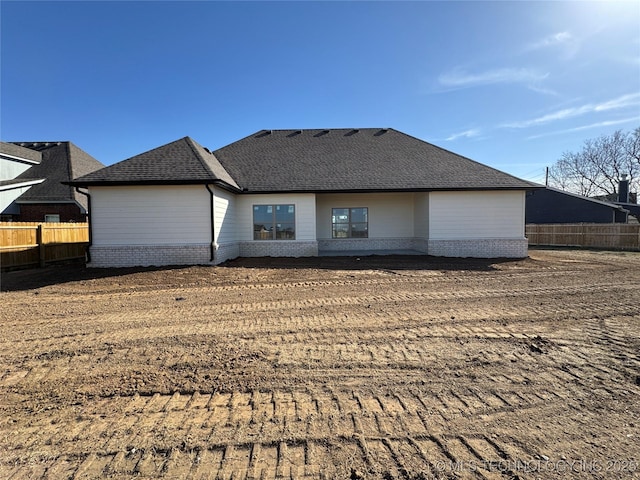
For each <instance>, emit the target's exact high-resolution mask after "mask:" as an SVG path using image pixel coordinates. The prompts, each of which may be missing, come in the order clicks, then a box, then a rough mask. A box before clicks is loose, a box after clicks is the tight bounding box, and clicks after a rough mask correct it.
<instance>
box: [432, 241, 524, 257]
mask: <svg viewBox="0 0 640 480" xmlns="http://www.w3.org/2000/svg"><path fill="white" fill-rule="evenodd" d="M427 248H428V253H429V255H433V256H435V257H476V258H525V257H526V256H527V250H528V242H527V239H526V238H522V239H519V238H516V239H505V238H482V239H475V240H428V247H427Z"/></svg>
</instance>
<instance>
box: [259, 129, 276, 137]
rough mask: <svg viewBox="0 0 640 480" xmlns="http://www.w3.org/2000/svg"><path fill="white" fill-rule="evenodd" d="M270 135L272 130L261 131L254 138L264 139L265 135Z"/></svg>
mask: <svg viewBox="0 0 640 480" xmlns="http://www.w3.org/2000/svg"><path fill="white" fill-rule="evenodd" d="M272 133H273V130H262V131H261V132H260V133H259V134H258V135H256V138H262V137H266V136H267V135H271V134H272Z"/></svg>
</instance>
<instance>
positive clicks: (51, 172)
mask: <svg viewBox="0 0 640 480" xmlns="http://www.w3.org/2000/svg"><path fill="white" fill-rule="evenodd" d="M13 143H14V144H15V145H17V146H19V147H21V148H24V149H29V150H31V149H35V150H34V153H37V154H38V155H41V157H42V160H41V161H40V163H39V164H37V165H34V166H32V167H31V168H30V169H29V170H27V171H25V172H23V173H22V174H20V175H19V176H18V177H16V178H17V179H19V180H24V181H28V180H33V179H44V182H42V183H40V184H38V185H34V186H32V187H31V188H30V189H29V190H27V191H26V192H25V193H23V194H22V195H20V197H18V198H17V199H16V201H17V202H18V203H20V202H41V203H49V202H73V201H75V202H78V203H80V204H81V205H82V206H84V207H85V208H86V199H85V197H84V196H83V195H78V193H77V192H76V191H75V190H74V188H73V187H71V186H69V185H64V184H63V183H62V182H68V181H70V180H71V179H72V178H73V176H74V175H75V174H85V173H89V172H92V171H95V170H98V169H100V168H102V167H104V165H103V164H102V163H100V162H99V161H98V160H96V159H95V158H93V157H92V156H91V155H89V154H88V153H86V152H85V151H83V150H82V149H80V148H78V147H77V146H75V145H74V144H73V143H71V142H13Z"/></svg>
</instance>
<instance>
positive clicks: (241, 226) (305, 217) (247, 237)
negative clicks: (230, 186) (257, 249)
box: [236, 193, 316, 242]
mask: <svg viewBox="0 0 640 480" xmlns="http://www.w3.org/2000/svg"><path fill="white" fill-rule="evenodd" d="M236 200H237V208H236V212H237V216H236V218H237V222H238V223H237V237H238V240H240V241H243V242H248V241H253V206H254V205H284V204H289V205H291V204H293V205H295V207H296V208H295V211H296V240H295V241H310V240H312V241H315V240H316V198H315V195H314V194H313V193H300V194H297V193H292V194H284V193H283V194H265V195H239V196H238V197H237V198H236ZM279 241H280V242H286V240H279Z"/></svg>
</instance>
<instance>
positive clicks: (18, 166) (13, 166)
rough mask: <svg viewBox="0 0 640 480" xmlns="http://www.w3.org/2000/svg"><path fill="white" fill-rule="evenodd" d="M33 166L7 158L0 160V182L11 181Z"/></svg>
mask: <svg viewBox="0 0 640 480" xmlns="http://www.w3.org/2000/svg"><path fill="white" fill-rule="evenodd" d="M34 165H35V164H33V163H22V162H18V161H17V160H12V159H9V158H0V180H13V179H14V178H16V177H17V176H18V175H20V174H21V173H24V172H26V171H27V170H29V169H30V168H31V167H33V166H34Z"/></svg>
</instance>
